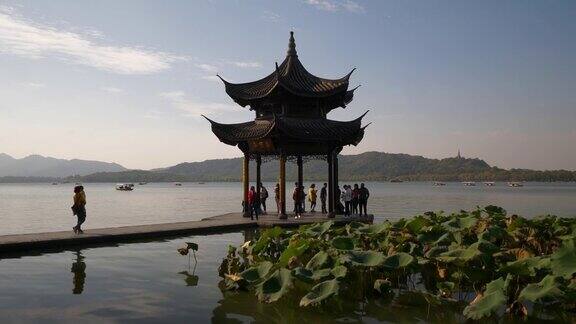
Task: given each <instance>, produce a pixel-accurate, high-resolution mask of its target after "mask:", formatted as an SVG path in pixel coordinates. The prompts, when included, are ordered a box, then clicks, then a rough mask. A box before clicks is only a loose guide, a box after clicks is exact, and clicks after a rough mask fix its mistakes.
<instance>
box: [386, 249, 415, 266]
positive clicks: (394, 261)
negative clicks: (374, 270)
mask: <svg viewBox="0 0 576 324" xmlns="http://www.w3.org/2000/svg"><path fill="white" fill-rule="evenodd" d="M414 261H416V259H415V258H414V257H413V256H411V255H410V254H408V253H404V252H400V253H397V254H394V255H392V256H389V257H387V258H386V259H385V260H384V262H383V263H382V266H384V267H385V268H387V269H390V270H396V269H400V268H406V267H408V266H409V265H411V264H412V263H414Z"/></svg>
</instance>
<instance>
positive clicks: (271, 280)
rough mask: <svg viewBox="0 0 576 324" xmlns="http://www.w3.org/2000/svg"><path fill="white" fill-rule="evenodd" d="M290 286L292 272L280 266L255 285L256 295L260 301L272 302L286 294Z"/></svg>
mask: <svg viewBox="0 0 576 324" xmlns="http://www.w3.org/2000/svg"><path fill="white" fill-rule="evenodd" d="M290 288H292V274H291V273H290V270H288V269H284V268H282V269H278V270H276V271H275V272H274V273H273V274H272V275H271V276H270V277H268V279H266V280H265V281H263V282H261V283H260V284H258V285H257V286H256V296H257V297H258V300H260V301H261V302H265V303H272V302H275V301H277V300H278V299H280V298H281V297H282V296H284V295H286V293H287V292H288V291H289V290H290Z"/></svg>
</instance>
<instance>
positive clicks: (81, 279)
mask: <svg viewBox="0 0 576 324" xmlns="http://www.w3.org/2000/svg"><path fill="white" fill-rule="evenodd" d="M74 256H75V257H74V262H72V269H71V270H70V271H71V272H72V273H73V274H74V276H73V278H72V283H73V284H74V288H72V293H73V294H74V295H80V294H82V292H83V291H84V284H85V282H86V263H85V262H84V256H83V255H82V251H81V250H76V251H75V252H74Z"/></svg>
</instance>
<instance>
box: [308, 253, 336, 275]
mask: <svg viewBox="0 0 576 324" xmlns="http://www.w3.org/2000/svg"><path fill="white" fill-rule="evenodd" d="M329 261H330V257H329V256H328V253H326V252H324V251H320V252H318V253H316V254H315V255H314V256H313V257H312V259H310V261H308V263H307V264H306V269H309V270H316V269H321V268H325V267H326V266H327V265H328V263H329Z"/></svg>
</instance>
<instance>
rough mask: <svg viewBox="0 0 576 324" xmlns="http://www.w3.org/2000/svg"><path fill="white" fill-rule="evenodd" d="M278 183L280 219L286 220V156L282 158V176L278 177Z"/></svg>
mask: <svg viewBox="0 0 576 324" xmlns="http://www.w3.org/2000/svg"><path fill="white" fill-rule="evenodd" d="M278 183H279V184H280V212H279V213H278V218H280V219H286V218H288V216H287V215H286V156H285V155H281V156H280V175H279V177H278Z"/></svg>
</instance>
